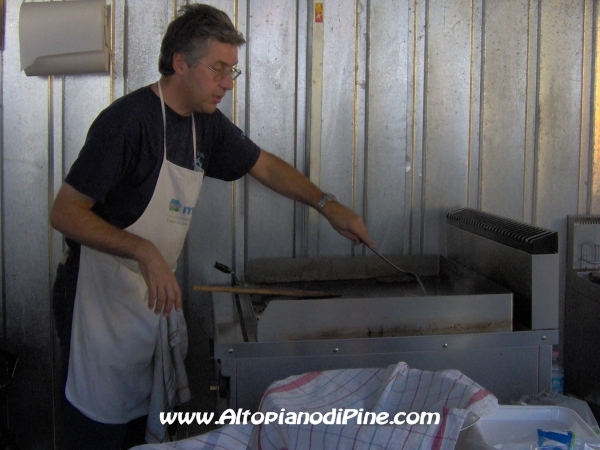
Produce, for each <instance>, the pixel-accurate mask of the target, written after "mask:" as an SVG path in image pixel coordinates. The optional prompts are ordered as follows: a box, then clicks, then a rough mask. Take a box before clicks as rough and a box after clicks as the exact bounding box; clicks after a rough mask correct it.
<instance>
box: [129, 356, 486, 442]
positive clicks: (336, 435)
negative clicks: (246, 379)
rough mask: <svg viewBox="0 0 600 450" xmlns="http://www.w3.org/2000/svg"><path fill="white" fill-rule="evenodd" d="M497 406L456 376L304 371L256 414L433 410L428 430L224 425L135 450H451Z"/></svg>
mask: <svg viewBox="0 0 600 450" xmlns="http://www.w3.org/2000/svg"><path fill="white" fill-rule="evenodd" d="M497 407H498V401H497V399H496V397H494V396H493V395H492V394H491V393H490V392H488V391H487V390H485V389H484V388H482V387H481V386H479V385H478V384H477V383H475V382H474V381H473V380H471V379H469V378H468V377H466V376H465V375H464V374H462V373H461V372H459V371H457V370H445V371H440V372H428V371H422V370H417V369H410V368H409V367H408V365H407V364H406V363H399V364H397V365H393V366H389V367H388V368H384V369H344V370H330V371H324V372H310V373H307V374H303V375H297V376H292V377H289V378H287V379H285V380H282V381H277V382H275V383H273V384H272V385H271V386H270V387H269V388H268V389H267V392H266V393H265V394H264V396H263V399H262V401H261V405H260V408H259V411H261V412H263V413H266V412H275V413H280V412H281V410H282V409H284V410H285V412H286V413H287V412H295V413H299V412H308V413H313V412H320V413H322V414H326V413H331V411H332V409H337V410H339V409H344V410H347V409H356V410H359V409H361V408H362V409H363V410H364V411H365V412H366V411H371V412H374V413H382V412H387V413H389V415H390V419H392V418H393V417H394V415H395V414H396V413H398V412H406V413H409V412H417V413H421V412H430V413H434V412H437V413H439V414H440V421H439V423H438V424H437V425H436V424H430V425H412V426H411V425H407V424H405V425H358V424H356V423H353V422H352V420H350V421H349V422H348V424H347V425H326V424H323V423H322V424H319V425H311V424H306V425H288V424H285V423H284V424H279V423H270V424H268V425H256V426H252V425H228V426H225V427H223V428H220V429H218V430H215V431H212V432H210V433H207V434H204V435H201V436H196V437H194V438H189V439H185V440H182V441H178V442H175V443H170V444H157V445H144V446H140V447H136V448H137V449H139V450H166V449H181V450H217V449H219V450H220V449H228V450H237V449H239V450H246V448H250V449H259V450H284V449H286V450H292V449H311V450H318V449H323V450H325V449H354V450H367V449H368V450H379V449H406V450H419V449H422V450H425V449H435V450H437V449H439V450H451V449H454V447H455V444H456V440H457V438H458V434H459V432H460V429H461V427H462V425H463V423H464V421H465V418H466V417H467V415H468V414H469V412H471V413H473V414H475V415H476V416H479V417H481V416H484V415H486V414H489V413H490V412H492V411H494V410H495V409H496V408H497Z"/></svg>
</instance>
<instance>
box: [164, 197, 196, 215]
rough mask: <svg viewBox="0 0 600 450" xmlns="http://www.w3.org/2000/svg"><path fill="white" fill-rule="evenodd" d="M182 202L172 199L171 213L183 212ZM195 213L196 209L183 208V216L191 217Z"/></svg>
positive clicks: (170, 203)
mask: <svg viewBox="0 0 600 450" xmlns="http://www.w3.org/2000/svg"><path fill="white" fill-rule="evenodd" d="M181 208H182V206H181V202H180V201H179V200H177V199H176V198H174V199H171V201H170V202H169V211H173V212H176V213H178V212H179V211H180V210H181ZM193 212H194V208H193V207H191V206H183V210H182V211H181V213H182V214H186V215H191V214H192V213H193Z"/></svg>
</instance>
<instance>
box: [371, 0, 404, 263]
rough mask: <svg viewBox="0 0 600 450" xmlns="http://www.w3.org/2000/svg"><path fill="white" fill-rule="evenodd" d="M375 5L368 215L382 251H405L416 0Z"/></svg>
mask: <svg viewBox="0 0 600 450" xmlns="http://www.w3.org/2000/svg"><path fill="white" fill-rule="evenodd" d="M369 7H370V9H369V42H370V45H369V65H368V104H367V109H368V122H367V124H366V125H367V137H368V140H367V145H366V149H367V151H366V153H367V156H366V158H367V161H366V178H367V192H366V196H365V198H366V203H367V216H366V219H367V223H368V224H369V226H370V230H369V231H370V233H371V237H372V238H373V239H374V240H375V241H376V242H377V244H378V247H379V250H380V251H382V252H386V253H391V252H401V253H404V237H405V235H406V234H407V232H408V230H407V228H406V227H405V223H406V221H405V217H404V213H405V208H404V202H405V201H406V197H407V195H406V187H407V182H406V178H407V177H409V178H410V175H411V171H412V170H413V167H412V161H411V159H412V158H411V156H412V155H411V154H410V153H409V148H408V146H407V144H408V132H409V129H408V128H407V125H408V117H407V115H408V114H409V109H408V106H409V105H408V102H409V100H410V99H411V97H412V95H411V94H412V93H411V92H410V91H409V90H408V88H409V84H408V79H409V78H410V77H411V74H410V73H409V72H408V68H409V65H408V64H409V49H410V48H412V47H411V44H412V42H411V38H412V36H411V35H410V34H409V28H408V27H409V21H408V18H409V15H410V13H411V11H410V3H409V2H408V1H394V0H389V1H383V2H379V1H378V2H369ZM390 42H394V43H395V45H390ZM408 187H409V188H410V185H409V186H408Z"/></svg>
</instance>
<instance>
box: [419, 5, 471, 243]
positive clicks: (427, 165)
mask: <svg viewBox="0 0 600 450" xmlns="http://www.w3.org/2000/svg"><path fill="white" fill-rule="evenodd" d="M427 8H428V9H427V16H428V18H427V24H428V28H427V36H426V39H427V54H426V58H427V67H426V80H427V84H426V91H425V101H426V104H425V127H426V128H425V148H424V150H423V152H424V155H423V158H424V180H423V182H424V191H423V195H424V200H423V209H424V211H423V214H424V218H423V223H422V227H423V230H424V231H423V252H424V253H426V254H429V253H437V252H439V251H440V249H442V250H443V249H444V248H445V244H444V241H445V232H444V227H443V224H444V214H445V213H446V212H448V211H451V210H453V209H457V208H458V207H461V206H463V205H465V204H466V202H467V192H468V185H467V181H468V175H469V155H468V149H469V117H470V94H471V83H470V73H471V70H472V68H471V29H472V26H473V25H472V24H471V17H472V16H471V12H472V11H471V1H470V0H458V1H454V0H452V1H450V0H432V1H430V2H428V5H427ZM474 26H475V28H476V29H477V28H479V29H480V28H481V27H480V24H475V25H474ZM477 70H479V68H477Z"/></svg>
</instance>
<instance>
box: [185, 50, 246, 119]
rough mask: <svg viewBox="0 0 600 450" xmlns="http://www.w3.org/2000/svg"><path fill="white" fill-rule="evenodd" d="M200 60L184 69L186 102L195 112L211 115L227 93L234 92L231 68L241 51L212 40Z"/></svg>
mask: <svg viewBox="0 0 600 450" xmlns="http://www.w3.org/2000/svg"><path fill="white" fill-rule="evenodd" d="M200 61H201V62H202V63H200ZM200 61H194V62H193V63H192V64H191V65H190V66H188V67H187V68H186V70H184V74H183V77H184V85H185V87H186V95H187V103H188V106H189V107H190V109H191V110H193V111H196V112H199V113H208V114H211V113H213V112H215V110H216V109H217V105H218V104H219V103H220V102H221V100H222V99H223V97H224V96H225V94H226V93H227V91H229V90H231V89H233V79H232V78H231V68H232V67H234V66H235V65H236V64H237V62H238V49H237V47H236V46H235V45H231V44H225V43H223V42H219V41H213V42H211V43H210V44H209V46H208V50H207V52H206V54H205V55H204V56H203V57H202V58H200ZM211 69H213V70H211ZM215 72H217V73H215Z"/></svg>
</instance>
